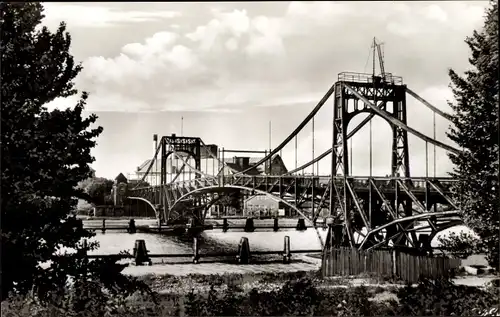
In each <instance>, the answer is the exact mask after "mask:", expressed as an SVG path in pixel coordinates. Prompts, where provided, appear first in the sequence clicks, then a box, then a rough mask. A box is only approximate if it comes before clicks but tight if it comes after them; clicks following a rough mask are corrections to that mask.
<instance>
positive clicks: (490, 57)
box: [448, 1, 500, 269]
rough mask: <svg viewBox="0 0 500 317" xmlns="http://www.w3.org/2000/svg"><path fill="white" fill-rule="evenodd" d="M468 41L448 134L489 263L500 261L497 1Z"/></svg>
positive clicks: (467, 215) (467, 210)
mask: <svg viewBox="0 0 500 317" xmlns="http://www.w3.org/2000/svg"><path fill="white" fill-rule="evenodd" d="M465 42H466V43H467V44H468V46H469V48H470V50H471V57H470V58H469V62H470V64H471V66H472V69H471V70H469V71H467V72H465V74H464V76H463V77H462V76H459V75H458V74H457V73H456V72H455V71H453V70H450V71H449V76H450V79H451V85H450V87H451V88H452V90H453V94H454V96H455V103H450V106H451V107H452V108H453V110H454V114H453V118H452V123H453V124H454V126H452V127H451V128H450V131H449V132H448V137H449V138H450V139H451V140H453V141H455V142H456V143H457V144H458V145H459V146H460V147H461V148H462V151H461V152H460V153H459V154H450V159H451V161H452V162H453V164H454V170H453V173H452V176H453V177H455V178H456V179H458V182H457V184H456V185H455V186H454V189H453V190H454V196H455V197H456V198H457V201H458V202H459V204H460V210H461V212H462V216H463V219H464V222H465V224H466V225H467V226H468V227H469V228H471V229H472V230H473V231H474V232H475V233H476V234H477V235H478V236H479V238H480V239H481V241H482V243H483V246H484V248H485V249H486V250H487V259H488V262H489V263H490V265H491V266H492V267H494V268H496V269H498V268H499V267H498V265H499V243H500V241H499V235H498V230H499V216H500V213H499V209H500V196H499V188H498V186H499V184H498V179H497V173H498V169H499V165H498V150H499V147H498V141H499V140H498V115H497V106H498V3H497V2H496V1H495V2H492V3H491V7H490V8H488V9H487V11H486V17H485V22H484V27H483V29H482V30H481V32H477V31H474V33H473V35H472V37H468V38H467V39H466V40H465Z"/></svg>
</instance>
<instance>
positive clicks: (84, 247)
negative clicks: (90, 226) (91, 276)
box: [82, 239, 89, 257]
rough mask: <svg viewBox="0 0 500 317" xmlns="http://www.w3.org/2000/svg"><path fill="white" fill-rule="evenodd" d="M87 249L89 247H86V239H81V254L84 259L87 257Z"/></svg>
mask: <svg viewBox="0 0 500 317" xmlns="http://www.w3.org/2000/svg"><path fill="white" fill-rule="evenodd" d="M88 249H89V246H88V242H87V239H83V241H82V253H83V256H85V257H86V256H87V252H88Z"/></svg>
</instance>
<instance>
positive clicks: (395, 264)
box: [391, 249, 399, 277]
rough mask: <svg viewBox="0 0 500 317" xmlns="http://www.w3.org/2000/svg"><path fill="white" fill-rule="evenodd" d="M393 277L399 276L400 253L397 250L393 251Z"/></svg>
mask: <svg viewBox="0 0 500 317" xmlns="http://www.w3.org/2000/svg"><path fill="white" fill-rule="evenodd" d="M391 260H392V277H396V276H398V273H399V272H398V252H397V251H396V249H394V250H392V256H391Z"/></svg>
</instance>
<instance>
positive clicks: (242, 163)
mask: <svg viewBox="0 0 500 317" xmlns="http://www.w3.org/2000/svg"><path fill="white" fill-rule="evenodd" d="M262 159H263V157H248V156H247V157H240V156H234V157H232V158H227V159H226V158H225V159H224V162H226V164H227V166H228V167H229V171H227V172H226V173H227V174H232V173H238V172H242V171H244V170H246V169H248V168H250V167H252V166H255V164H256V163H258V162H259V161H260V160H262ZM287 172H288V170H287V168H286V166H285V163H284V162H283V160H282V159H281V157H280V156H279V155H275V156H274V157H273V158H272V159H271V163H270V164H269V163H262V164H261V165H259V166H258V167H256V168H254V169H252V170H250V171H248V172H247V174H248V175H265V174H267V175H282V174H285V173H287Z"/></svg>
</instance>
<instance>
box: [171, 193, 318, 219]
mask: <svg viewBox="0 0 500 317" xmlns="http://www.w3.org/2000/svg"><path fill="white" fill-rule="evenodd" d="M225 188H232V189H239V190H241V191H247V192H253V193H258V194H261V195H265V196H267V197H269V198H270V199H273V200H275V201H279V202H282V203H283V204H285V205H287V206H288V207H290V208H292V209H293V210H295V211H296V212H297V213H298V214H299V215H301V216H302V217H304V218H305V219H306V220H307V221H308V222H309V223H310V224H313V222H312V220H310V219H309V217H307V216H306V215H304V213H303V212H302V211H300V209H299V208H297V207H296V206H294V205H292V204H290V203H289V202H287V201H286V200H284V199H282V198H279V197H276V196H275V195H273V194H270V193H268V192H265V191H263V190H259V189H253V188H249V187H244V186H238V185H224V186H206V187H202V188H198V189H195V190H192V191H190V192H189V193H186V194H184V195H182V196H181V197H179V199H177V200H176V201H175V202H174V204H173V205H172V207H171V208H170V209H174V208H175V207H176V206H177V204H178V202H179V201H181V200H183V199H185V198H186V197H189V196H191V195H193V194H196V193H202V192H217V191H222V190H224V189H225Z"/></svg>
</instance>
